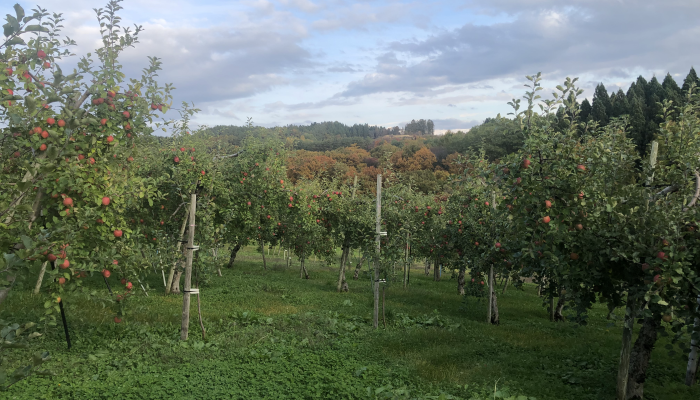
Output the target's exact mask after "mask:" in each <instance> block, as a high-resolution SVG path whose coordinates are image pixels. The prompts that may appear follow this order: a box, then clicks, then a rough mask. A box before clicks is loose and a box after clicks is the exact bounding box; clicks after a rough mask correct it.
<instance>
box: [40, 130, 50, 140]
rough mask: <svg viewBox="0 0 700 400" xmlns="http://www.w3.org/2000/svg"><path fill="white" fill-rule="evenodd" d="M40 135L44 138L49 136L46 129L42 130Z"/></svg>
mask: <svg viewBox="0 0 700 400" xmlns="http://www.w3.org/2000/svg"><path fill="white" fill-rule="evenodd" d="M41 137H43V138H44V139H46V138H48V137H49V133H48V132H46V131H43V132H41Z"/></svg>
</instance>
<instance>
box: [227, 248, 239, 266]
mask: <svg viewBox="0 0 700 400" xmlns="http://www.w3.org/2000/svg"><path fill="white" fill-rule="evenodd" d="M240 249H241V245H240V243H236V245H235V246H233V248H232V249H231V257H230V258H229V259H228V264H227V265H226V268H233V262H234V261H236V255H237V254H238V250H240Z"/></svg>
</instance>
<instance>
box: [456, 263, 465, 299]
mask: <svg viewBox="0 0 700 400" xmlns="http://www.w3.org/2000/svg"><path fill="white" fill-rule="evenodd" d="M457 293H459V295H460V296H464V268H460V269H459V275H458V276H457Z"/></svg>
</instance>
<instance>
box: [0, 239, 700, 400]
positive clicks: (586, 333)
mask: <svg viewBox="0 0 700 400" xmlns="http://www.w3.org/2000/svg"><path fill="white" fill-rule="evenodd" d="M307 268H309V272H310V275H311V279H310V280H302V279H299V271H298V263H296V262H295V263H294V264H293V266H292V268H290V269H286V268H285V267H284V263H283V261H282V259H280V258H277V257H274V256H270V257H269V258H268V270H267V271H263V270H262V262H261V259H260V254H257V253H255V252H254V250H253V249H244V250H243V251H242V252H241V254H240V255H239V258H238V260H237V261H236V265H235V267H234V268H233V269H231V270H226V269H225V270H223V274H224V276H223V277H221V278H219V277H212V279H211V281H210V284H209V285H208V286H205V287H203V288H202V311H203V314H204V325H205V327H206V328H207V337H206V340H202V335H201V330H200V329H199V324H198V321H197V318H196V315H197V311H196V301H195V300H194V298H193V307H192V313H193V318H192V320H191V324H190V340H189V342H188V343H186V344H183V343H181V342H179V341H178V338H179V325H180V314H181V308H182V298H181V296H169V297H165V296H163V295H162V294H161V292H162V290H161V289H162V286H163V284H162V279H161V278H160V276H155V275H154V276H153V277H152V279H151V280H150V281H149V282H148V285H149V286H150V287H152V288H155V289H156V290H152V291H151V293H150V296H149V297H146V296H144V295H143V293H142V292H139V291H137V294H138V295H137V296H133V297H132V298H130V299H129V300H128V302H129V303H130V304H129V309H130V310H131V314H130V315H128V316H127V317H126V318H125V322H123V323H122V324H119V325H117V324H114V323H113V322H112V318H113V316H114V312H113V309H112V307H113V305H110V304H107V305H106V306H107V307H106V308H103V306H102V304H101V303H95V302H86V301H84V300H81V299H79V298H71V297H70V296H64V299H65V302H66V305H67V315H68V321H69V324H70V332H71V336H72V339H73V349H72V350H71V351H66V349H65V341H64V340H65V339H64V336H63V332H62V330H61V329H60V326H59V327H57V328H55V329H53V330H52V331H48V332H46V334H45V335H44V336H43V337H42V338H40V339H38V340H37V341H36V342H34V343H33V344H32V348H31V349H29V350H16V351H13V353H12V360H13V362H17V361H18V360H20V359H22V360H27V359H29V357H30V356H29V354H30V351H36V350H39V349H44V350H48V351H50V352H51V354H52V356H53V359H52V361H51V362H49V363H48V364H47V367H48V368H50V369H51V370H53V371H54V372H55V373H56V376H53V377H43V376H35V377H32V378H30V379H28V380H25V381H22V382H20V383H18V384H16V385H15V386H13V387H12V388H11V389H10V390H9V392H6V393H3V394H0V398H8V399H102V398H104V399H108V398H109V399H115V398H116V399H142V398H144V399H162V398H170V399H209V398H211V399H224V398H240V399H287V398H289V399H293V398H294V399H311V398H321V399H336V398H337V399H341V398H356V399H367V398H433V397H430V396H434V395H438V394H440V393H444V394H448V395H452V396H455V397H456V398H464V399H469V398H472V397H479V398H481V397H483V398H487V396H488V398H494V395H493V392H494V390H493V388H494V385H496V386H497V387H498V388H499V389H501V388H503V387H507V388H510V390H505V391H503V392H501V393H499V395H498V396H496V397H495V398H501V397H503V398H505V397H508V396H509V395H513V394H522V395H527V396H532V397H536V398H537V399H553V400H554V399H557V400H560V399H605V400H608V399H613V398H614V397H615V396H614V383H615V376H616V366H617V359H618V358H619V348H620V331H621V327H620V324H619V323H618V324H617V325H615V326H609V321H607V320H606V319H605V311H606V310H605V309H603V308H596V309H594V310H593V312H592V313H591V318H590V323H589V325H588V326H585V327H579V326H576V325H574V324H571V323H550V322H549V321H548V320H547V313H546V311H545V310H544V309H543V307H542V306H541V299H540V298H538V297H537V295H536V292H535V287H534V286H532V285H525V290H524V291H518V290H515V289H513V288H509V289H508V291H507V293H506V294H504V295H499V306H500V316H501V325H500V326H489V325H486V324H485V323H484V320H485V312H486V306H485V302H483V301H482V302H477V301H476V300H475V299H474V298H468V299H466V302H465V301H464V300H463V299H461V298H460V297H459V296H458V295H457V294H456V281H455V280H454V279H452V280H451V279H450V277H449V274H445V275H443V280H442V281H441V282H433V281H432V276H431V277H426V276H425V275H424V274H423V273H422V268H419V266H418V265H416V268H414V269H413V270H412V272H411V285H410V288H409V289H408V290H404V289H403V288H402V287H401V285H400V284H393V285H392V286H390V287H388V288H387V290H386V316H387V326H388V327H387V329H383V328H381V329H379V330H378V331H375V330H373V329H372V327H371V315H372V304H373V303H372V294H371V288H370V278H369V275H368V274H367V272H366V271H367V269H366V266H365V269H364V271H363V274H361V276H360V279H359V280H356V281H355V280H352V279H351V280H350V292H349V293H342V294H338V293H336V292H335V282H336V279H337V275H336V273H337V271H336V268H327V267H325V266H324V265H322V264H321V263H314V262H310V263H308V264H307ZM86 279H88V280H89V285H90V286H94V287H95V288H100V289H102V288H103V287H104V285H103V283H102V282H101V279H99V277H97V276H95V277H90V278H86ZM112 280H113V281H115V282H114V283H116V279H114V278H112ZM45 300H46V297H45V295H44V297H41V296H37V297H33V296H31V294H30V292H29V290H16V291H14V292H13V293H12V295H11V297H10V298H9V299H8V300H7V301H6V302H5V304H3V305H2V309H1V310H0V318H2V319H7V320H12V321H17V322H24V321H25V320H26V321H31V320H34V321H38V318H39V314H38V313H39V312H41V311H42V310H43V307H42V306H41V305H42V304H43V302H44V301H45ZM380 324H381V323H380ZM665 344H667V342H666V339H665V338H663V339H662V340H661V342H660V343H659V344H658V345H657V349H656V350H655V351H654V353H653V356H652V363H651V367H650V371H649V374H648V379H647V386H646V387H647V389H646V393H647V397H646V398H648V399H658V400H674V399H678V400H680V399H696V398H698V395H699V394H700V390H698V387H693V388H687V387H685V386H684V385H683V384H682V382H683V378H684V368H685V363H684V360H683V359H682V358H679V357H675V358H671V357H670V356H669V355H668V353H667V351H666V349H665V348H664V345H665ZM368 388H369V389H368ZM389 388H393V389H389ZM402 388H405V390H407V391H408V392H410V394H411V395H410V397H408V396H405V395H404V394H402V393H404V392H402ZM489 388H490V395H489ZM377 391H379V392H381V393H379V394H376V393H375V392H377ZM387 393H391V395H387V396H386V397H383V396H384V395H385V394H387ZM509 393H510V394H509ZM3 395H4V396H7V397H3ZM391 396H394V397H391ZM445 398H449V396H446V397H445Z"/></svg>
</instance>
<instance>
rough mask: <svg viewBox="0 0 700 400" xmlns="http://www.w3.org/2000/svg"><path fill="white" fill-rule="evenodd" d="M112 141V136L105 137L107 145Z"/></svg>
mask: <svg viewBox="0 0 700 400" xmlns="http://www.w3.org/2000/svg"><path fill="white" fill-rule="evenodd" d="M113 141H114V136H112V135H109V136H107V143H112V142H113Z"/></svg>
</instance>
